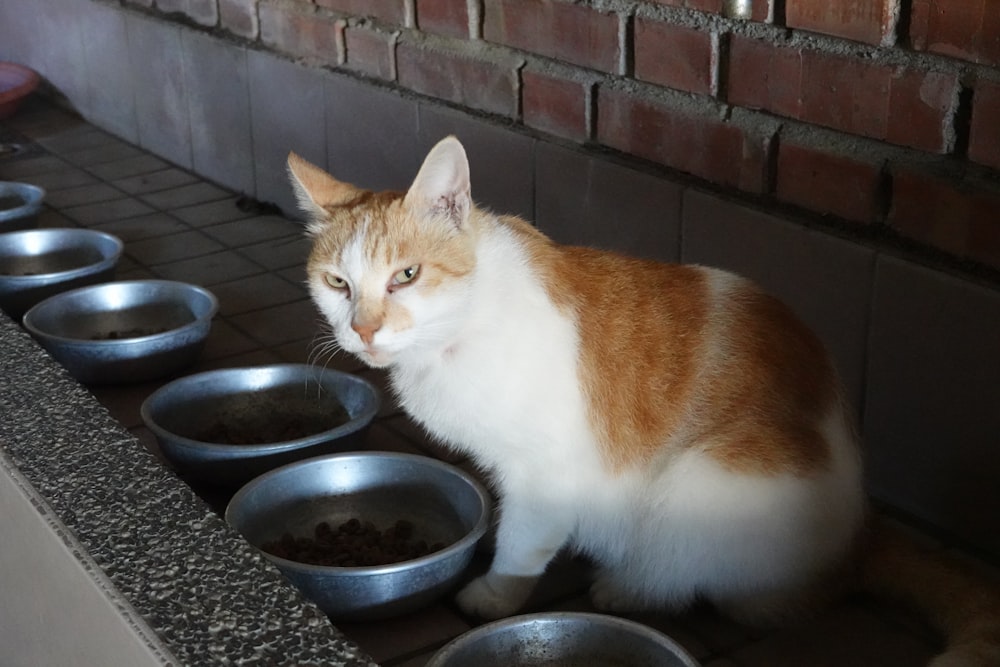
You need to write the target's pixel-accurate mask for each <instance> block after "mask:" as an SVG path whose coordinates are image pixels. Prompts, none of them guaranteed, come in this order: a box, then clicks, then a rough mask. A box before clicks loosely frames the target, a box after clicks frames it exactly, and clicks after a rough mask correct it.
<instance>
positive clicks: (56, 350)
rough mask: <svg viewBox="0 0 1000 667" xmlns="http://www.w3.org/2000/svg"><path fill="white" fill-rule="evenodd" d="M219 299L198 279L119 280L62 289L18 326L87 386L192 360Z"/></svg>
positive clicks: (163, 373)
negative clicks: (200, 284) (66, 289)
mask: <svg viewBox="0 0 1000 667" xmlns="http://www.w3.org/2000/svg"><path fill="white" fill-rule="evenodd" d="M217 310H218V300H217V299H216V298H215V295H213V294H212V293H211V292H209V291H208V290H206V289H205V288H203V287H199V286H197V285H190V284H188V283H183V282H178V281H173V280H123V281H113V282H106V283H102V284H100V285H88V286H86V287H80V288H77V289H73V290H69V291H67V292H61V293H59V294H56V295H55V296H51V297H49V298H47V299H45V300H44V301H42V302H41V303H38V304H36V305H34V306H33V307H32V308H31V309H30V310H29V311H28V312H27V313H25V314H24V322H23V324H24V328H25V329H27V330H28V331H29V332H30V333H31V335H32V336H34V337H35V339H36V340H38V342H39V343H41V345H42V347H44V348H45V349H46V350H47V351H48V352H49V354H51V355H52V356H53V357H54V358H55V359H56V361H58V362H59V363H61V364H62V365H63V366H64V367H65V368H66V370H68V371H69V373H70V374H71V375H73V377H75V378H76V379H77V380H79V381H80V382H82V383H84V384H88V385H101V384H104V385H107V384H130V383H136V382H146V381H151V380H155V379H159V378H164V377H167V376H170V375H172V374H176V373H179V372H181V371H183V370H184V369H185V368H187V367H188V366H190V365H191V364H193V363H194V362H195V361H197V360H198V358H199V356H200V354H201V351H202V348H203V347H204V344H205V339H206V338H207V336H208V333H209V331H210V330H211V326H212V318H213V317H214V316H215V313H216V311H217Z"/></svg>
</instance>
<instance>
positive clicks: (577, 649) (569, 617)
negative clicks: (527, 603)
mask: <svg viewBox="0 0 1000 667" xmlns="http://www.w3.org/2000/svg"><path fill="white" fill-rule="evenodd" d="M469 665H476V667H598V666H600V667H698V662H697V661H696V660H695V659H694V658H693V657H692V656H691V655H690V654H689V653H688V652H687V651H686V650H684V648H683V647H682V646H681V645H680V644H678V643H677V642H675V641H674V640H673V639H670V638H669V637H667V636H666V635H664V634H663V633H661V632H657V631H656V630H653V629H652V628H650V627H648V626H645V625H643V624H641V623H637V622H635V621H630V620H627V619H624V618H618V617H616V616H607V615H605V614H590V613H582V612H549V613H539V614H526V615H523V616H514V617H511V618H507V619H504V620H501V621H496V622H494V623H488V624H487V625H483V626H481V627H479V628H476V629H474V630H470V631H469V632H466V633H465V634H463V635H460V636H459V637H458V638H456V639H455V640H453V641H452V642H450V643H449V644H446V645H445V646H444V648H442V649H441V650H440V651H438V652H437V653H435V654H434V656H433V657H432V658H431V660H430V662H428V663H427V667H468V666H469Z"/></svg>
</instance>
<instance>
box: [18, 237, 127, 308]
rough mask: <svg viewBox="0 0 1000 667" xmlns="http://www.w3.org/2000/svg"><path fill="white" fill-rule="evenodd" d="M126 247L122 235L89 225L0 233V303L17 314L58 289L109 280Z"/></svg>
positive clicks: (57, 291)
mask: <svg viewBox="0 0 1000 667" xmlns="http://www.w3.org/2000/svg"><path fill="white" fill-rule="evenodd" d="M122 248H123V244H122V242H121V240H120V239H119V238H118V237H116V236H112V235H111V234H105V233H104V232H98V231H94V230H91V229H72V228H66V229H63V228H59V229H30V230H24V231H19V232H10V233H7V234H0V308H3V310H4V311H5V312H6V313H7V314H8V315H10V316H11V317H13V318H15V319H16V318H19V317H21V316H22V315H24V313H25V312H26V311H27V310H28V309H29V308H31V307H32V306H34V305H35V304H36V303H39V302H40V301H42V300H44V299H47V298H48V297H50V296H52V295H54V294H58V293H60V292H64V291H66V290H69V289H73V288H75V287H83V286H84V285H93V284H95V283H100V282H104V281H106V280H111V279H113V278H114V275H115V268H116V267H117V266H118V260H119V258H120V257H121V254H122Z"/></svg>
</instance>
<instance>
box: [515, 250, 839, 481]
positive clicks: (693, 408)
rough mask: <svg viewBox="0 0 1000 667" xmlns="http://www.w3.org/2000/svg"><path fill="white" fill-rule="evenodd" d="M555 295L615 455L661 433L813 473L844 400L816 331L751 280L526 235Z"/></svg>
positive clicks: (633, 456) (620, 459)
mask: <svg viewBox="0 0 1000 667" xmlns="http://www.w3.org/2000/svg"><path fill="white" fill-rule="evenodd" d="M527 243H528V245H534V246H536V247H535V250H534V251H533V252H532V253H531V254H532V256H533V257H534V263H535V265H536V267H537V271H538V274H539V276H540V278H541V280H542V281H543V283H544V284H545V286H546V290H547V292H548V294H549V296H550V298H551V300H552V302H553V303H554V304H555V305H556V306H557V307H558V308H560V309H562V310H563V311H564V312H566V313H567V314H568V315H569V316H570V317H571V318H572V319H573V321H574V322H575V323H576V328H577V334H578V340H579V351H578V366H579V371H578V372H579V376H580V380H581V384H582V386H583V388H584V392H585V395H586V397H587V401H588V403H589V410H588V412H589V415H590V419H591V421H592V425H593V427H594V429H595V431H596V432H597V433H598V435H599V440H600V441H602V442H603V443H605V445H606V447H607V455H608V458H609V459H610V460H611V461H612V463H613V464H614V465H618V466H628V465H631V464H634V463H635V462H636V461H642V460H649V459H650V458H652V457H653V456H655V454H656V452H657V451H658V450H660V449H661V448H662V446H663V444H664V442H669V443H672V444H673V445H675V446H677V447H685V446H699V447H705V446H708V445H706V443H724V444H720V445H718V446H717V449H716V450H715V451H713V452H711V454H712V455H713V456H715V457H716V458H718V460H719V461H720V462H722V463H723V464H724V465H727V466H734V467H748V466H749V467H757V468H760V469H762V470H777V469H788V470H794V471H795V472H805V471H806V470H808V469H809V468H812V467H815V466H819V465H822V464H823V463H824V461H825V460H826V458H827V456H828V452H827V451H826V450H827V447H826V443H825V442H824V438H823V435H822V434H821V433H820V426H819V425H820V423H821V422H822V420H823V419H824V418H825V417H826V416H827V415H828V414H829V413H830V412H831V411H834V410H836V409H837V408H838V407H839V406H840V402H839V393H838V391H839V390H838V383H837V378H836V373H835V371H834V369H833V366H832V364H831V362H830V359H829V356H828V354H827V352H826V350H825V349H824V347H823V345H822V343H821V342H820V340H819V339H818V338H817V336H816V335H815V334H814V333H813V332H812V331H810V329H809V328H808V327H807V326H805V325H804V324H803V323H802V322H801V320H800V319H799V318H798V317H797V316H796V315H795V314H794V312H793V311H792V310H791V309H790V308H789V307H788V306H786V305H785V304H784V303H782V302H781V301H779V300H778V299H776V298H774V297H772V296H770V295H768V294H766V293H764V292H763V291H762V290H760V289H759V288H758V287H757V286H756V285H754V284H753V283H752V282H750V281H748V280H745V279H743V278H741V277H739V276H736V275H734V274H732V273H729V272H726V271H722V270H719V269H713V268H709V267H704V266H697V265H683V264H672V263H662V262H656V261H652V260H645V259H637V258H633V257H628V256H624V255H621V254H618V253H614V252H607V251H602V250H597V249H592V248H582V247H573V246H562V245H559V244H555V243H552V242H546V241H545V240H544V239H543V240H539V239H537V238H530V239H528V240H527Z"/></svg>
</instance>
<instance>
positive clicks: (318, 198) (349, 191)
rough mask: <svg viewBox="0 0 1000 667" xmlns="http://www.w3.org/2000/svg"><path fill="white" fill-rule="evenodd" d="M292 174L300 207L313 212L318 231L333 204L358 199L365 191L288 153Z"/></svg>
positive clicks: (311, 223)
mask: <svg viewBox="0 0 1000 667" xmlns="http://www.w3.org/2000/svg"><path fill="white" fill-rule="evenodd" d="M288 175H289V177H290V180H291V182H292V188H293V189H294V190H295V198H296V199H297V200H298V202H299V208H301V209H302V212H303V213H305V214H306V215H307V216H309V224H308V229H309V232H310V233H312V234H315V233H316V232H318V231H319V229H320V228H321V227H322V224H323V221H324V220H325V219H326V218H327V217H328V216H329V208H331V207H336V206H342V205H344V204H346V203H347V202H349V201H352V200H354V199H357V197H358V195H360V194H361V193H362V192H363V191H362V190H361V189H359V188H356V187H355V186H353V185H351V184H350V183H343V182H341V181H338V180H337V179H335V178H334V177H333V176H331V175H330V174H328V173H326V172H325V171H323V170H322V169H320V168H319V167H317V166H316V165H314V164H312V163H311V162H308V161H307V160H305V159H303V158H301V157H299V156H298V155H296V154H295V153H289V154H288Z"/></svg>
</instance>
